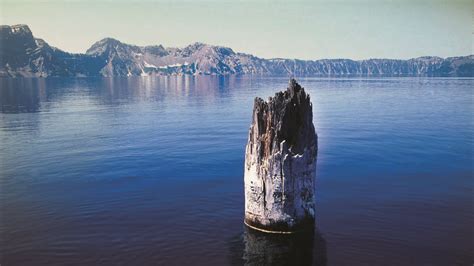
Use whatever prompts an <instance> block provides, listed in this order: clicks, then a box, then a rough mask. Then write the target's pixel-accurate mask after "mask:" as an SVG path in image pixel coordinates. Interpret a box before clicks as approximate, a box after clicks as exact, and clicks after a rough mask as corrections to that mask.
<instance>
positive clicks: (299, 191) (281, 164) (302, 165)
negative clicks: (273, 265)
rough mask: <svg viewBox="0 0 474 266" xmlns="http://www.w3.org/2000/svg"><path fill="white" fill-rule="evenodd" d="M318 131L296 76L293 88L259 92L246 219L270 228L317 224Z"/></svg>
mask: <svg viewBox="0 0 474 266" xmlns="http://www.w3.org/2000/svg"><path fill="white" fill-rule="evenodd" d="M317 151H318V147H317V135H316V132H315V130H314V126H313V112H312V104H311V101H310V97H309V95H308V94H306V93H305V91H304V89H303V88H302V87H301V86H300V85H299V84H298V83H296V81H295V80H294V79H292V80H290V83H289V85H288V89H287V90H286V91H284V92H279V93H277V94H275V96H274V97H270V98H269V100H268V102H266V101H264V100H262V99H260V98H256V99H255V103H254V109H253V119H252V125H251V127H250V131H249V138H248V143H247V147H246V151H245V176H244V183H245V223H246V224H247V225H249V226H251V227H255V228H258V229H263V230H269V231H284V232H287V231H294V230H299V229H303V228H308V227H309V228H311V227H312V225H313V224H314V214H315V213H314V180H315V174H316V156H317Z"/></svg>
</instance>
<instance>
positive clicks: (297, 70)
mask: <svg viewBox="0 0 474 266" xmlns="http://www.w3.org/2000/svg"><path fill="white" fill-rule="evenodd" d="M177 74H191V75H195V74H206V75H213V74H262V75H285V76H291V75H295V76H321V75H323V76H327V75H334V76H338V75H366V76H367V75H369V76H370V75H388V76H399V75H408V76H420V75H426V76H471V77H472V76H474V56H473V55H469V56H461V57H450V58H446V59H443V58H439V57H419V58H414V59H409V60H393V59H369V60H362V61H354V60H349V59H327V60H296V59H279V58H276V59H263V58H258V57H255V56H253V55H249V54H244V53H236V52H235V51H233V50H232V49H231V48H227V47H222V46H214V45H208V44H203V43H194V44H191V45H188V46H186V47H184V48H165V47H163V46H162V45H153V46H136V45H130V44H126V43H122V42H120V41H118V40H116V39H112V38H105V39H102V40H100V41H98V42H96V43H95V44H93V45H92V46H91V47H90V48H89V49H88V50H87V52H86V53H85V54H71V53H67V52H64V51H61V50H59V49H57V48H54V47H51V46H49V45H48V44H47V43H46V42H45V41H43V40H41V39H36V38H34V37H33V34H32V32H31V30H30V29H29V28H28V26H26V25H13V26H0V76H13V77H14V76H24V77H35V76H139V75H177Z"/></svg>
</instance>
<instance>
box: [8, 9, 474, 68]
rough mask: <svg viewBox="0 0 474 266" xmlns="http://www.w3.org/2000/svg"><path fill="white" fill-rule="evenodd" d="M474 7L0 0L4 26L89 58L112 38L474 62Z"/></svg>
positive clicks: (302, 54) (266, 52)
mask: <svg viewBox="0 0 474 266" xmlns="http://www.w3.org/2000/svg"><path fill="white" fill-rule="evenodd" d="M473 3H474V1H473V0H467V1H459V0H458V1H457V0H448V1H436V0H434V1H425V0H420V1H416V0H398V1H375V0H374V1H356V0H347V1H314V0H313V1H295V2H291V1H290V0H287V1H279V2H276V1H151V0H142V1H123V0H122V1H104V0H101V1H97V0H96V1H92V0H89V1H71V0H63V1H59V0H54V1H51V0H50V1H44V0H43V1H42V0H33V1H32V0H29V1H25V0H0V23H1V24H9V25H11V24H20V23H21V24H28V25H29V26H30V28H31V30H32V31H33V34H34V35H35V37H38V38H43V39H45V40H46V41H47V42H48V43H49V44H50V45H53V46H56V47H58V48H61V49H63V50H66V51H69V52H85V51H86V50H87V48H89V47H90V46H91V45H92V44H93V43H94V42H96V41H98V40H100V39H102V38H104V37H113V38H117V39H119V40H121V41H123V42H126V43H131V44H137V45H150V44H162V45H164V46H165V47H183V46H186V45H188V44H190V43H193V42H196V41H199V42H204V43H209V44H216V45H223V46H228V47H231V48H233V49H234V50H235V51H239V52H245V53H251V54H254V55H257V56H260V57H264V58H274V57H283V58H299V59H321V58H352V59H366V58H411V57H418V56H424V55H437V56H441V57H447V56H458V55H467V54H472V53H473V49H474V46H473V40H474V39H473V27H474V22H473V15H474V4H473Z"/></svg>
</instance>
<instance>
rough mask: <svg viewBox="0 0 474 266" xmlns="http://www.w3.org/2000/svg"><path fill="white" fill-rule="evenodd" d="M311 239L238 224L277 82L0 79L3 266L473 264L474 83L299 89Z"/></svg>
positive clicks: (306, 81) (342, 82) (340, 83)
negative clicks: (306, 126) (313, 138)
mask: <svg viewBox="0 0 474 266" xmlns="http://www.w3.org/2000/svg"><path fill="white" fill-rule="evenodd" d="M298 81H299V83H300V84H301V85H302V86H303V87H305V89H306V91H308V92H309V93H310V94H311V98H312V101H313V108H314V109H313V112H314V124H315V127H316V131H317V133H318V136H319V154H318V164H317V182H316V186H317V187H316V200H317V202H316V206H317V218H316V220H317V230H316V232H315V233H314V235H300V236H292V237H284V236H275V235H270V236H267V235H265V234H261V233H257V232H254V231H251V230H248V229H246V228H245V227H244V225H243V207H244V198H243V162H244V149H245V144H246V141H247V134H248V128H249V125H250V122H251V113H252V105H253V99H254V97H256V96H260V97H264V98H266V97H268V96H271V95H273V94H274V93H275V92H276V91H278V90H282V89H285V88H286V85H287V82H288V79H287V78H275V77H251V76H250V77H235V76H230V77H214V76H197V77H161V78H158V77H156V78H152V77H136V78H111V79H107V78H87V79H86V78H84V79H61V78H50V79H1V80H0V208H1V209H0V252H1V253H0V264H1V265H6V266H10V265H93V264H101V265H227V264H233V265H242V264H248V265H262V264H273V265H310V264H314V265H472V263H473V262H474V261H473V224H474V215H473V196H472V195H473V171H474V169H473V167H474V166H473V164H474V161H473V160H474V159H473V149H474V148H473V147H474V143H473V142H474V139H473V136H474V119H473V111H474V105H473V97H474V96H473V92H474V89H473V88H474V79H444V78H369V79H363V78H362V79H360V78H347V79H346V78H337V79H324V78H301V79H298Z"/></svg>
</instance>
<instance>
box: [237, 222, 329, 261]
mask: <svg viewBox="0 0 474 266" xmlns="http://www.w3.org/2000/svg"><path fill="white" fill-rule="evenodd" d="M229 248H230V255H229V260H230V264H231V265H316V266H325V265H327V257H326V254H327V250H326V240H325V239H324V238H323V237H322V235H321V234H320V233H319V232H318V230H317V229H316V230H315V231H314V232H306V233H298V234H292V235H280V234H268V233H262V232H260V231H256V230H253V229H250V228H248V227H246V226H244V232H243V233H241V234H239V235H237V236H235V237H233V238H232V239H231V240H230V241H229Z"/></svg>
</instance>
